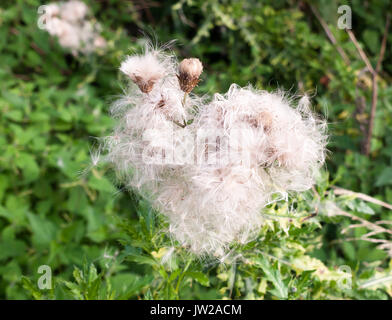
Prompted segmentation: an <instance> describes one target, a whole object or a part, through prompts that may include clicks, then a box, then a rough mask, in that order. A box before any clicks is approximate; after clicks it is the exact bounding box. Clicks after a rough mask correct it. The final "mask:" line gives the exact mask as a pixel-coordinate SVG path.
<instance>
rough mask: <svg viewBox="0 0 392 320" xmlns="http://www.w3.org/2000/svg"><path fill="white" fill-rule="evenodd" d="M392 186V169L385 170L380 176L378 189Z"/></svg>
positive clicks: (377, 183)
mask: <svg viewBox="0 0 392 320" xmlns="http://www.w3.org/2000/svg"><path fill="white" fill-rule="evenodd" d="M385 185H392V167H387V168H385V169H384V170H383V171H382V172H381V174H380V175H379V176H378V178H377V181H376V187H381V186H385Z"/></svg>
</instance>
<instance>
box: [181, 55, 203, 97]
mask: <svg viewBox="0 0 392 320" xmlns="http://www.w3.org/2000/svg"><path fill="white" fill-rule="evenodd" d="M178 71H179V74H178V80H179V83H180V87H181V90H182V91H184V92H186V93H189V92H191V91H192V90H193V88H194V87H195V86H196V85H197V84H198V83H199V81H200V80H199V77H200V75H201V73H202V72H203V64H202V63H201V61H200V60H199V59H197V58H189V59H184V60H182V61H181V63H180V65H179V70H178Z"/></svg>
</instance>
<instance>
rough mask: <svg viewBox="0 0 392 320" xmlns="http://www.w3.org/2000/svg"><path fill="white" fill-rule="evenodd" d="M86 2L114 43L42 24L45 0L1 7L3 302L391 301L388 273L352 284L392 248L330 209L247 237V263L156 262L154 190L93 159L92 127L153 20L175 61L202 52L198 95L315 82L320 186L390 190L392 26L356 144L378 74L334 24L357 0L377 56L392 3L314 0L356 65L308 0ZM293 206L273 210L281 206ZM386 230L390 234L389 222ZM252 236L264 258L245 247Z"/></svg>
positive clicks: (358, 16)
mask: <svg viewBox="0 0 392 320" xmlns="http://www.w3.org/2000/svg"><path fill="white" fill-rule="evenodd" d="M84 2H85V3H86V4H88V5H89V7H90V8H91V10H92V13H93V14H94V15H95V17H96V19H97V20H98V21H99V22H100V23H101V25H102V28H103V33H102V35H103V36H104V37H105V39H106V40H107V42H108V48H107V49H106V51H105V52H101V53H97V54H93V55H91V56H80V57H74V56H72V55H71V54H70V53H69V52H67V50H65V49H63V48H61V47H60V45H59V44H58V43H57V41H56V39H55V38H51V37H50V36H49V35H48V33H47V32H45V31H44V30H40V29H39V28H38V26H37V18H38V15H37V9H38V7H39V6H40V5H42V4H47V2H43V1H38V0H25V1H22V0H17V1H15V0H12V1H11V0H2V1H1V4H0V298H1V299H30V298H33V297H34V298H49V299H54V298H56V299H67V298H71V299H72V298H85V299H86V298H92V299H98V298H115V299H121V298H122V299H129V298H133V299H134V298H144V299H151V298H170V299H172V298H188V299H199V298H218V299H220V298H271V299H274V298H293V299H309V298H321V299H331V298H355V299H366V298H374V299H390V298H391V292H392V289H391V286H390V281H389V282H388V281H384V282H382V284H385V285H381V286H378V287H376V288H374V287H373V288H370V289H371V290H370V289H369V288H368V287H366V286H365V287H363V286H362V287H361V285H360V284H356V282H355V281H356V279H357V278H358V279H373V278H374V277H377V274H378V273H380V274H382V276H383V277H386V278H387V279H388V277H390V276H391V275H392V274H391V268H392V265H391V263H390V261H391V259H390V255H388V254H387V253H386V252H385V250H380V248H376V246H377V244H375V243H371V242H367V241H346V240H344V239H345V235H342V234H341V231H342V229H343V228H344V227H347V226H348V225H349V224H350V223H351V222H350V219H348V218H344V217H343V218H341V217H340V218H336V219H335V220H334V219H329V218H328V217H324V216H321V217H320V218H317V220H316V221H313V220H312V222H311V223H309V224H305V225H300V226H298V225H293V226H289V227H288V228H289V229H288V230H289V231H288V232H287V230H286V229H285V225H284V223H282V222H278V223H276V222H274V224H275V226H272V227H271V226H270V227H269V229H268V230H267V229H266V230H264V231H263V232H264V233H263V236H262V238H260V242H258V243H257V242H255V243H252V244H250V245H249V246H248V247H245V248H242V249H241V250H243V252H244V256H247V254H249V261H250V262H249V261H248V262H249V264H246V263H245V264H243V263H241V264H240V263H238V264H236V263H233V264H231V265H229V266H226V267H222V266H219V265H217V264H216V263H213V262H211V261H207V262H206V261H200V260H198V259H197V258H194V257H190V256H189V255H187V254H186V252H183V251H181V250H180V249H178V250H177V249H176V256H175V257H176V258H173V259H172V260H173V261H172V265H171V266H169V267H168V266H162V264H160V263H158V262H157V261H159V259H160V258H161V257H162V255H163V253H164V252H166V251H167V250H170V249H168V248H169V247H170V239H167V238H166V237H165V236H164V235H162V234H161V233H159V232H157V228H158V226H160V225H162V224H165V222H164V221H161V218H160V217H159V216H157V215H156V214H155V213H154V211H153V210H152V209H151V208H150V207H149V204H148V203H147V202H145V201H144V200H142V199H140V198H139V197H138V196H137V195H136V194H130V193H128V192H127V191H125V190H123V188H122V187H121V186H120V185H116V184H115V183H114V179H113V173H112V172H111V170H110V168H108V167H105V166H104V167H99V168H94V169H92V170H90V171H88V170H87V169H88V167H89V164H90V161H91V160H90V153H89V151H90V150H91V149H92V148H93V147H94V145H96V143H97V141H96V139H95V137H103V136H105V135H108V134H110V131H111V128H112V127H113V125H114V121H113V120H112V119H110V117H109V116H108V110H109V107H110V103H111V101H113V99H115V98H116V96H117V95H119V94H121V93H122V86H123V85H124V83H123V79H122V78H121V77H120V75H119V72H118V66H119V64H120V62H121V60H122V59H123V57H124V56H125V55H126V54H129V53H131V51H132V50H134V49H136V50H137V49H140V43H139V41H138V39H140V38H141V37H143V32H145V33H147V34H154V35H155V37H156V38H157V39H158V40H159V41H160V42H162V43H163V42H166V41H169V40H172V39H177V44H176V46H175V52H176V53H177V54H178V56H179V57H180V58H185V57H191V56H194V57H198V58H199V59H201V60H202V61H203V64H204V66H205V71H204V73H203V75H202V82H201V83H200V85H199V86H198V88H197V89H196V91H197V93H207V94H212V93H214V92H225V91H226V90H227V89H228V88H229V86H230V84H231V83H232V82H235V83H237V84H239V85H241V86H244V85H246V84H248V83H254V84H255V85H256V86H257V87H259V88H264V89H277V88H284V89H286V90H290V92H291V93H293V94H303V93H308V94H309V95H310V96H312V97H313V103H314V107H315V109H316V110H317V112H319V113H321V114H323V115H324V116H325V117H327V119H328V123H329V130H330V135H331V137H330V143H329V145H328V149H329V150H330V153H329V157H328V161H327V165H326V171H328V172H329V174H328V175H327V174H326V175H325V177H324V178H323V179H322V181H321V182H320V184H319V185H318V186H317V188H316V189H317V192H318V193H319V194H320V196H321V198H322V199H324V197H327V196H325V194H327V195H328V192H329V191H328V190H330V186H331V185H338V186H340V187H343V188H347V189H350V190H353V191H356V192H361V193H365V194H368V195H370V196H372V197H375V198H378V199H381V200H383V201H385V202H389V203H392V160H391V159H392V84H391V77H392V55H391V50H392V32H389V34H388V37H387V40H388V41H387V46H386V52H385V57H384V60H383V62H382V65H381V70H380V76H379V78H378V79H377V82H378V103H377V112H376V115H375V121H374V131H373V138H372V141H371V152H370V154H369V155H368V156H367V155H364V154H362V153H361V149H362V146H363V139H364V137H365V136H366V128H367V122H368V119H369V113H370V104H371V95H372V88H371V85H372V82H371V81H372V78H371V75H370V74H369V73H367V72H364V68H365V64H364V62H363V61H362V59H361V58H360V57H359V55H358V52H357V50H356V48H355V46H354V44H353V42H352V41H350V39H349V37H348V35H347V33H346V32H345V31H344V30H339V29H338V28H337V19H338V18H339V14H337V8H338V6H339V5H342V4H348V5H350V7H351V9H352V24H353V32H354V33H355V36H356V38H357V39H358V42H359V43H360V45H361V47H362V48H363V50H364V51H365V52H366V54H367V56H368V58H369V60H370V63H371V64H372V65H373V66H375V65H376V63H377V59H378V57H379V52H380V48H381V41H382V37H383V33H384V28H385V22H386V15H387V13H388V12H389V13H392V8H391V2H390V1H389V0H375V1H359V0H353V1H335V0H332V1H327V0H322V1H312V2H311V3H312V5H313V6H314V8H315V9H316V10H317V11H318V12H319V13H320V16H321V17H322V19H324V20H325V21H326V23H327V25H328V26H329V28H330V30H331V32H332V33H333V34H334V36H335V37H336V41H337V43H338V45H337V46H339V47H341V48H342V49H343V50H344V52H345V53H346V55H347V57H348V59H349V63H345V61H344V60H343V59H342V57H341V56H340V55H339V53H338V51H337V50H336V48H337V46H336V45H333V44H331V42H330V41H329V39H328V37H327V35H326V33H325V31H324V30H323V28H322V26H321V25H320V21H319V20H318V19H317V17H316V16H315V14H314V13H313V12H312V10H311V8H310V5H309V3H310V1H309V3H308V2H307V1H294V0H292V1H280V0H264V1H257V0H248V1H246V0H220V1H218V0H206V1H203V0H182V1H153V0H145V1H142V0H136V1H122V0H99V1H93V0H85V1H84ZM308 196H309V195H308ZM328 197H329V195H328ZM331 197H332V195H331ZM311 198H313V197H312V196H311ZM329 200H331V199H329ZM332 200H333V201H335V200H336V198H333V199H332ZM341 200H342V201H341V202H342V203H343V200H344V204H342V205H344V206H346V207H347V208H348V209H350V210H351V212H353V213H354V214H357V215H360V216H361V217H362V218H364V219H366V220H368V221H373V222H376V221H380V220H388V221H392V213H391V211H390V210H387V209H383V208H382V207H380V206H375V205H372V204H368V205H367V204H365V203H364V202H362V201H360V200H358V199H354V198H349V197H346V198H341ZM305 202H306V196H303V197H302V198H301V197H300V198H298V199H296V202H295V203H296V205H297V206H298V210H299V211H301V210H302V211H304V212H308V213H311V209H310V208H308V204H305ZM287 208H288V207H287V205H286V206H285V205H284V204H282V205H281V206H279V207H276V206H275V207H274V206H273V207H271V208H269V210H270V211H271V214H276V213H277V212H278V213H284V212H287ZM285 223H286V222H285ZM362 229H363V228H355V232H358V233H359V234H355V235H353V237H354V236H355V237H359V236H360V235H363V234H364V233H366V230H362ZM285 230H286V231H285ZM380 237H381V239H385V240H388V241H389V239H390V238H391V235H390V234H386V235H380ZM388 237H389V238H388ZM316 242H317V243H318V245H315V243H316ZM252 246H253V247H252ZM299 247H301V248H302V249H301V248H300V249H298V248H299ZM252 248H253V249H252ZM279 248H281V250H283V251H282V252H280V251H279V252H278V251H277V250H279ZM283 248H287V250H286V249H283ZM293 248H296V249H295V250H297V251H295V250H294V249H293ZM259 249H260V250H263V252H264V253H265V254H264V255H263V257H264V258H263V260H257V259H259V258H258V257H256V256H252V254H254V252H256V251H257V250H259ZM285 250H286V251H285ZM290 250H291V251H290ZM293 250H294V251H293ZM252 251H253V253H252ZM301 252H302V253H301ZM305 252H306V254H309V257H312V259H313V258H314V259H317V260H312V261H313V262H315V261H319V262H320V263H321V262H322V263H323V264H324V265H326V266H327V267H328V268H329V269H330V270H334V268H335V269H336V267H337V266H339V265H348V266H350V267H351V268H352V270H353V272H354V274H355V275H354V279H353V281H354V282H353V289H352V290H351V291H350V290H348V291H347V290H346V291H341V290H337V289H336V283H335V284H333V283H332V284H331V281H332V280H330V279H323V278H322V277H313V276H312V275H311V273H312V270H319V269H317V266H316V267H308V268H304V269H301V270H300V269H298V268H293V267H292V265H291V267H290V266H287V263H286V264H285V261H286V260H287V259H295V258H298V257H303V255H304V254H305ZM391 252H392V249H391ZM270 256H272V257H273V258H272V259H267V258H265V257H270ZM252 259H256V260H252ZM305 260H306V259H305ZM305 260H304V261H305ZM290 261H291V260H290ZM306 261H308V260H306ZM308 262H309V261H308ZM40 265H49V266H50V267H51V268H52V272H53V289H52V290H46V291H45V290H39V289H37V286H36V281H37V279H38V277H39V276H40V274H38V273H37V269H38V267H39V266H40ZM312 268H313V269H312ZM304 270H305V271H304ZM333 281H335V280H333ZM335 282H336V281H335ZM188 284H191V286H189V285H188ZM292 288H295V290H294V289H292ZM367 289H369V290H367Z"/></svg>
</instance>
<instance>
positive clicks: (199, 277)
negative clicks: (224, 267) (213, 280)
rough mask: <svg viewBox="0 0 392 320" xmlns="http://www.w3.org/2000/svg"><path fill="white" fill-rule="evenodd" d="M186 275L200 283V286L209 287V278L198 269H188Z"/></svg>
mask: <svg viewBox="0 0 392 320" xmlns="http://www.w3.org/2000/svg"><path fill="white" fill-rule="evenodd" d="M185 275H186V276H188V277H190V278H192V279H194V280H196V281H197V282H198V283H200V284H201V285H202V286H205V287H209V286H210V280H209V279H208V277H207V275H206V274H204V273H202V272H199V271H188V272H186V274H185Z"/></svg>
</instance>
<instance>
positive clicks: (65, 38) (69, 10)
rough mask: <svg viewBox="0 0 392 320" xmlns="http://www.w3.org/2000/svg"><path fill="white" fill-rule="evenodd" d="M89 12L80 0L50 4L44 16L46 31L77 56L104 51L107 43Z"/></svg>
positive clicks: (46, 7)
mask: <svg viewBox="0 0 392 320" xmlns="http://www.w3.org/2000/svg"><path fill="white" fill-rule="evenodd" d="M89 11H90V10H89V8H88V7H87V5H86V4H85V3H84V2H82V1H78V0H72V1H68V2H59V3H51V4H48V5H46V6H45V12H44V14H43V17H44V18H45V22H46V23H45V29H46V30H47V31H48V33H49V34H50V35H51V36H56V37H57V38H58V41H59V43H60V45H61V46H62V47H64V48H66V49H69V50H70V51H71V52H72V54H73V55H75V56H76V55H78V54H79V53H82V54H89V53H91V52H93V51H95V50H96V49H98V48H101V49H102V48H104V47H105V46H106V41H105V39H103V38H102V37H101V36H100V35H99V33H100V30H99V28H98V25H97V24H96V23H93V20H92V19H90V18H89V16H91V15H90V14H89Z"/></svg>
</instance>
